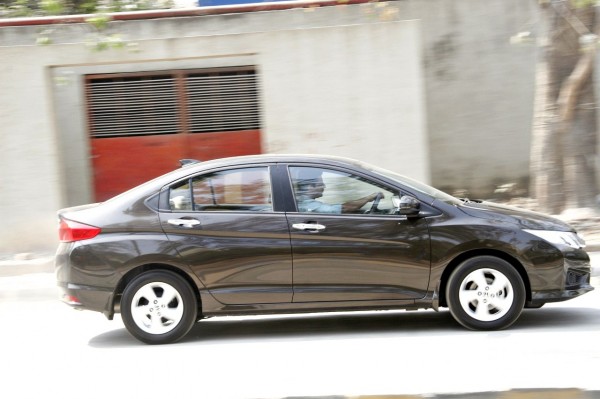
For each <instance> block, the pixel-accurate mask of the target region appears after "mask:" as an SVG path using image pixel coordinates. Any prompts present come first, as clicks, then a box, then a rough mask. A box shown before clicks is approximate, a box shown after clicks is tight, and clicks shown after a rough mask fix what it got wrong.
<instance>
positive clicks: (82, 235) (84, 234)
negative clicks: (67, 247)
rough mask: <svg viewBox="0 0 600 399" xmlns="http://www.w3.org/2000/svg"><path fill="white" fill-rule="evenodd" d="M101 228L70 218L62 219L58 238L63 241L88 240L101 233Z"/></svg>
mask: <svg viewBox="0 0 600 399" xmlns="http://www.w3.org/2000/svg"><path fill="white" fill-rule="evenodd" d="M100 231H101V230H100V228H99V227H94V226H90V225H87V224H83V223H78V222H74V221H72V220H68V219H60V225H59V226H58V239H59V240H60V241H61V242H71V241H80V240H87V239H90V238H94V237H96V236H97V235H98V234H100Z"/></svg>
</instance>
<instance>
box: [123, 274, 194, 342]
mask: <svg viewBox="0 0 600 399" xmlns="http://www.w3.org/2000/svg"><path fill="white" fill-rule="evenodd" d="M197 311H198V307H197V302H196V296H195V295H194V292H193V291H192V288H191V287H190V285H189V284H188V283H187V282H186V281H185V280H184V279H182V278H181V277H180V276H178V275H176V274H174V273H171V272H167V271H151V272H147V273H144V274H141V275H139V276H138V277H136V278H135V279H134V280H132V281H131V282H130V283H129V284H128V285H127V287H126V288H125V291H124V292H123V297H122V298H121V316H122V319H123V323H124V324H125V327H126V328H127V330H128V331H129V333H130V334H131V335H133V336H134V337H135V338H137V339H139V340H140V341H142V342H145V343H147V344H167V343H172V342H176V341H178V340H180V339H181V338H183V337H184V336H185V335H186V334H187V333H188V332H189V331H190V329H191V328H192V326H193V325H194V323H195V322H196V314H197Z"/></svg>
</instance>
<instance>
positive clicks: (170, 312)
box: [131, 281, 184, 334]
mask: <svg viewBox="0 0 600 399" xmlns="http://www.w3.org/2000/svg"><path fill="white" fill-rule="evenodd" d="M183 315H184V305H183V300H182V298H181V294H180V293H179V291H177V289H175V288H174V287H173V286H172V285H170V284H167V283H165V282H160V281H158V282H151V283H148V284H146V285H144V286H142V287H141V288H140V289H139V290H138V291H137V292H136V293H135V295H134V296H133V299H132V300H131V316H132V318H133V321H134V323H135V324H136V325H137V326H138V327H139V328H140V329H141V330H142V331H145V332H147V333H149V334H164V333H167V332H169V331H171V330H173V329H174V328H175V327H177V325H179V323H180V322H181V319H182V318H183Z"/></svg>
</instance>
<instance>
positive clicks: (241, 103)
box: [186, 71, 260, 133]
mask: <svg viewBox="0 0 600 399" xmlns="http://www.w3.org/2000/svg"><path fill="white" fill-rule="evenodd" d="M186 87H187V97H188V109H189V117H190V120H189V126H190V131H191V132H193V133H202V132H227V131H232V130H253V129H258V128H259V127H260V121H259V107H258V90H257V79H256V73H255V72H254V71H240V72H221V73H215V74H208V73H205V74H192V75H190V76H189V77H188V78H187V84H186Z"/></svg>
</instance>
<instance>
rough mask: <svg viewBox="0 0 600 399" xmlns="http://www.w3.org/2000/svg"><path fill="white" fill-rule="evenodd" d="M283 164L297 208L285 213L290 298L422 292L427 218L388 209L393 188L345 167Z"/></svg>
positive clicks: (413, 296)
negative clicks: (291, 267) (291, 268)
mask: <svg viewBox="0 0 600 399" xmlns="http://www.w3.org/2000/svg"><path fill="white" fill-rule="evenodd" d="M289 170H290V175H291V181H292V185H293V190H294V196H295V199H296V204H297V210H298V211H297V212H292V213H288V214H287V217H288V224H289V227H290V232H291V243H292V254H293V262H294V298H293V301H294V302H314V301H368V300H406V299H417V298H422V297H424V296H425V292H426V291H427V288H428V284H429V272H430V250H429V231H428V227H427V221H426V220H425V219H407V218H406V217H403V216H399V215H396V214H395V213H396V212H395V208H394V205H393V203H392V198H393V197H395V196H396V197H397V196H399V195H400V192H399V190H395V189H392V188H389V187H386V186H385V185H382V184H380V183H377V182H374V181H371V180H369V179H365V178H364V177H359V176H355V175H352V174H350V173H347V172H345V171H339V170H334V169H322V168H312V167H300V166H298V167H294V166H292V167H290V168H289Z"/></svg>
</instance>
